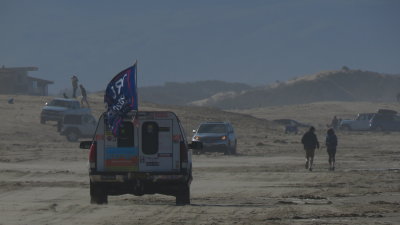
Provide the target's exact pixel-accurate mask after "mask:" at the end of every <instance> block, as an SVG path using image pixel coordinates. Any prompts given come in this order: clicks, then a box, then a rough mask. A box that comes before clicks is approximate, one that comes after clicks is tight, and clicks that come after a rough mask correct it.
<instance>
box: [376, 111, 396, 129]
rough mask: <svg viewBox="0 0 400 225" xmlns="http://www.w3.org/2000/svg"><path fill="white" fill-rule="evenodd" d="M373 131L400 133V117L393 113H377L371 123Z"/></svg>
mask: <svg viewBox="0 0 400 225" xmlns="http://www.w3.org/2000/svg"><path fill="white" fill-rule="evenodd" d="M370 127H371V130H375V131H400V116H399V115H398V114H393V113H377V114H375V115H374V116H373V117H372V119H371V121H370Z"/></svg>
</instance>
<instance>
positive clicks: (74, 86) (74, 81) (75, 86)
mask: <svg viewBox="0 0 400 225" xmlns="http://www.w3.org/2000/svg"><path fill="white" fill-rule="evenodd" d="M78 81H79V80H78V77H77V76H75V75H73V76H72V77H71V82H72V97H73V98H76V90H77V89H78Z"/></svg>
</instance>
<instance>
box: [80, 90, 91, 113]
mask: <svg viewBox="0 0 400 225" xmlns="http://www.w3.org/2000/svg"><path fill="white" fill-rule="evenodd" d="M79 88H80V89H81V94H82V99H81V105H82V107H83V102H86V105H87V107H88V108H90V105H89V102H88V100H87V93H86V89H85V88H84V87H83V85H82V84H80V85H79Z"/></svg>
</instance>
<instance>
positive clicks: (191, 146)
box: [189, 141, 203, 149]
mask: <svg viewBox="0 0 400 225" xmlns="http://www.w3.org/2000/svg"><path fill="white" fill-rule="evenodd" d="M202 148H203V143H201V142H198V141H193V142H192V143H190V144H189V149H202Z"/></svg>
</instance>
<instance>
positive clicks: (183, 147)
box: [180, 141, 188, 169]
mask: <svg viewBox="0 0 400 225" xmlns="http://www.w3.org/2000/svg"><path fill="white" fill-rule="evenodd" d="M180 157H181V169H186V168H187V165H188V149H187V147H186V145H185V142H183V141H181V144H180Z"/></svg>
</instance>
